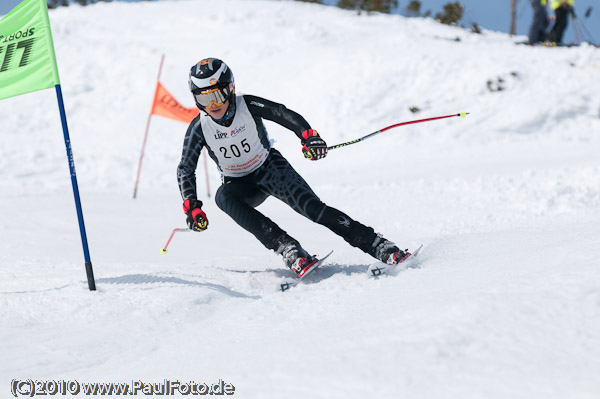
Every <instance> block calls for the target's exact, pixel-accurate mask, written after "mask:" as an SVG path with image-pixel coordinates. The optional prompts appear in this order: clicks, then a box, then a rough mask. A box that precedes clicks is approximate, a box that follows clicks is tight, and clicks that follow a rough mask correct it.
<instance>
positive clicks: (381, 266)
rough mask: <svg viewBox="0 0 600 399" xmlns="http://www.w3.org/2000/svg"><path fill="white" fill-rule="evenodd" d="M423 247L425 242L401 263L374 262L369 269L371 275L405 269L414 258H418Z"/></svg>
mask: <svg viewBox="0 0 600 399" xmlns="http://www.w3.org/2000/svg"><path fill="white" fill-rule="evenodd" d="M422 248H423V244H421V245H419V247H418V248H417V249H415V250H414V251H413V252H411V254H410V255H409V256H408V257H407V258H406V259H404V261H403V262H402V263H399V264H397V265H388V264H387V263H383V262H377V263H373V264H372V265H371V266H369V269H368V273H369V276H371V277H379V276H382V275H384V274H393V273H394V272H396V271H398V270H404V269H406V268H409V267H411V263H412V262H413V261H414V258H416V257H417V255H419V252H421V249H422Z"/></svg>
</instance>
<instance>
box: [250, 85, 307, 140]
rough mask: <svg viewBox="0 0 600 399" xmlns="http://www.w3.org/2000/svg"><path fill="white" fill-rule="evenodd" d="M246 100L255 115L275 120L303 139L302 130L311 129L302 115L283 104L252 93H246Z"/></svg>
mask: <svg viewBox="0 0 600 399" xmlns="http://www.w3.org/2000/svg"><path fill="white" fill-rule="evenodd" d="M244 100H245V101H246V105H247V106H248V109H249V110H250V113H251V114H252V115H253V116H260V117H261V118H264V119H267V120H270V121H273V122H275V123H277V124H279V125H281V126H283V127H285V128H287V129H289V130H291V131H292V132H294V133H295V134H296V136H298V138H299V139H302V132H304V131H305V130H308V129H310V125H309V123H308V122H307V121H306V119H304V118H303V117H302V115H300V114H298V113H297V112H294V111H292V110H291V109H287V108H286V107H285V105H283V104H279V103H276V102H273V101H269V100H266V99H264V98H261V97H257V96H251V95H244Z"/></svg>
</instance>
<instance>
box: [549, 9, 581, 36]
mask: <svg viewBox="0 0 600 399" xmlns="http://www.w3.org/2000/svg"><path fill="white" fill-rule="evenodd" d="M574 4H575V1H574V0H550V8H552V9H553V10H554V25H553V26H552V29H550V33H549V34H548V41H550V42H553V43H556V44H558V45H560V44H562V38H563V34H564V33H565V30H566V29H567V23H568V16H569V14H571V16H572V17H573V18H575V11H574V10H573V5H574Z"/></svg>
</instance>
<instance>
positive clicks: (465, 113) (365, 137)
mask: <svg viewBox="0 0 600 399" xmlns="http://www.w3.org/2000/svg"><path fill="white" fill-rule="evenodd" d="M467 115H469V113H468V112H464V111H463V112H460V113H458V114H452V115H445V116H436V117H435V118H427V119H418V120H415V121H408V122H401V123H396V124H395V125H390V126H387V127H384V128H383V129H379V130H378V131H376V132H373V133H371V134H367V135H366V136H363V137H361V138H358V139H356V140H351V141H347V142H345V143H341V144H336V145H332V146H331V147H327V149H328V150H335V149H336V148H342V147H345V146H347V145H350V144H356V143H360V142H361V141H363V140H366V139H368V138H371V137H373V136H375V135H377V134H380V133H383V132H385V131H386V130H390V129H393V128H396V127H400V126H405V125H412V124H415V123H423V122H430V121H435V120H438V119H446V118H456V117H457V116H460V117H461V118H466V117H467Z"/></svg>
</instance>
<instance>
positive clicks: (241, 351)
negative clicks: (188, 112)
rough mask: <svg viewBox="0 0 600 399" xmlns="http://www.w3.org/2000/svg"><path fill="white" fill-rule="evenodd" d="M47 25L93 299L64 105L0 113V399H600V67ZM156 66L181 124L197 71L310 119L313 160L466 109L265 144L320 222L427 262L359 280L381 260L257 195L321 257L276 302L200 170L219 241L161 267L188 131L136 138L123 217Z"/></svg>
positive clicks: (309, 12) (428, 25) (188, 8)
mask: <svg viewBox="0 0 600 399" xmlns="http://www.w3.org/2000/svg"><path fill="white" fill-rule="evenodd" d="M199 13H201V17H200V19H201V23H200V22H199V17H198V15H199ZM50 20H51V24H52V30H53V36H54V41H55V47H56V53H57V58H58V65H59V72H60V75H61V82H62V87H63V92H64V97H65V105H66V108H67V116H68V121H69V129H70V132H71V139H72V144H73V150H74V155H75V164H76V167H77V175H78V181H79V187H80V190H81V198H82V201H83V210H84V216H85V222H86V228H87V234H88V240H89V244H90V253H91V258H92V262H93V266H94V271H95V274H96V283H97V286H98V291H97V292H94V293H91V292H89V291H88V290H87V284H86V281H85V270H84V262H83V256H82V250H81V241H80V237H79V230H78V225H77V218H76V214H75V210H74V207H73V195H72V191H71V186H70V181H69V180H70V179H69V174H68V166H67V163H66V162H67V161H66V159H65V155H64V154H65V149H64V142H63V140H62V134H61V132H60V120H59V116H58V112H57V106H56V99H55V94H54V92H53V91H52V90H46V91H43V92H37V93H34V94H28V95H24V96H20V97H16V98H11V99H7V100H3V101H2V107H1V108H0V121H2V122H1V123H0V126H1V128H0V180H1V181H2V188H1V189H0V207H1V209H2V213H1V215H2V216H1V218H0V237H1V238H2V241H1V242H2V245H1V248H2V251H0V265H1V266H2V267H0V320H1V321H2V325H1V327H0V358H1V359H2V361H1V362H0V392H3V393H2V394H0V396H3V395H8V392H9V389H10V388H9V385H10V381H11V380H12V379H13V378H21V379H24V378H38V379H45V380H49V379H56V380H58V379H71V380H72V379H76V380H78V381H81V382H93V381H99V382H110V381H116V382H118V381H122V382H128V381H131V380H139V379H141V380H144V381H148V382H156V381H162V380H163V379H164V378H171V379H173V380H175V379H179V380H182V381H187V380H195V381H197V382H208V383H212V382H216V381H218V380H219V379H220V378H221V379H224V380H226V381H227V382H230V383H232V384H234V385H235V387H236V392H235V396H236V397H240V398H261V399H262V398H307V397H310V398H328V399H329V398H364V397H377V398H392V397H410V398H458V397H460V398H483V397H485V398H510V399H513V398H527V399H531V398H544V399H552V398H556V399H563V398H581V399H592V398H597V397H600V379H599V378H598V377H597V376H598V375H600V360H599V359H600V272H599V266H600V264H599V261H598V259H600V250H599V248H600V234H599V231H600V216H599V215H600V213H599V211H600V164H599V163H598V153H600V137H599V132H600V114H599V112H600V96H599V94H598V93H600V83H599V82H600V52H599V51H598V49H595V48H591V47H587V46H582V47H579V48H553V49H549V48H537V47H536V48H532V47H529V46H515V45H514V44H513V41H515V42H516V41H520V40H523V39H524V38H522V37H517V38H514V39H510V38H509V37H508V36H506V35H504V34H500V33H495V32H490V31H485V32H484V34H483V35H474V34H471V33H469V32H467V31H465V30H462V29H459V28H453V27H448V26H442V25H439V24H437V23H435V22H433V21H431V20H427V19H418V18H414V19H407V18H403V17H400V16H389V15H377V14H375V15H370V16H367V15H365V14H363V15H360V16H359V15H356V13H354V12H348V11H342V10H339V9H336V8H333V7H319V6H318V5H313V4H305V3H301V2H279V1H277V2H274V1H255V0H252V1H241V0H229V1H216V0H203V1H200V0H182V1H168V2H167V1H163V2H140V3H118V2H115V3H100V4H96V5H94V6H88V7H79V6H70V7H68V8H59V9H56V10H52V11H51V12H50ZM455 37H460V38H461V41H460V42H453V41H449V40H445V39H447V38H455ZM206 38H209V40H205V39H206ZM163 52H164V53H165V54H166V59H165V65H164V69H163V73H162V77H161V81H162V83H163V84H165V86H166V87H167V89H168V90H169V91H171V93H172V94H173V95H174V96H175V97H176V98H177V99H178V100H179V101H180V102H182V103H183V104H184V105H186V106H191V105H192V104H193V102H192V99H191V96H190V95H189V93H188V92H187V73H188V70H189V67H190V66H191V65H192V64H193V63H195V62H197V61H198V60H199V59H201V58H204V57H207V56H214V57H219V58H222V59H224V60H226V62H227V63H228V64H229V65H230V66H231V68H232V70H233V72H234V74H235V78H236V84H237V88H238V91H241V92H244V93H249V94H255V95H259V96H262V97H265V98H269V99H272V100H274V101H279V102H282V103H284V104H285V105H286V106H287V107H289V108H291V109H294V110H296V111H298V112H300V113H301V114H302V115H303V116H305V117H306V119H307V120H308V121H309V122H310V123H311V125H312V126H313V127H314V128H316V129H318V130H319V132H321V134H322V135H323V137H324V138H325V139H326V140H327V142H328V144H329V145H333V144H337V143H341V142H345V141H348V140H351V139H354V138H357V137H360V136H364V135H366V134H368V133H371V132H373V131H376V130H378V129H381V128H383V127H385V126H388V125H391V124H394V123H398V122H401V121H406V120H411V119H420V118H427V117H433V116H438V115H447V114H453V113H458V112H460V111H462V110H466V111H468V112H470V115H469V116H468V117H467V118H466V119H464V120H463V119H461V118H453V119H448V120H443V121H435V122H430V123H427V124H418V125H411V126H406V127H402V128H399V129H394V130H390V131H388V132H386V133H384V134H382V135H379V136H377V137H375V138H372V139H370V140H368V141H365V142H364V143H360V144H356V145H352V146H348V147H346V148H343V149H339V150H335V151H331V152H330V154H329V155H328V157H327V158H326V159H325V160H322V161H319V162H315V163H312V162H306V161H305V160H304V159H303V157H302V154H301V151H300V145H299V143H298V140H297V139H296V138H295V136H294V135H293V133H291V132H288V131H286V130H285V129H284V128H282V127H280V126H277V125H274V124H272V123H270V122H267V129H269V132H270V135H271V138H273V139H275V141H276V144H275V147H276V148H278V149H279V150H280V151H281V152H282V153H283V154H284V156H286V157H287V158H288V159H289V161H290V162H291V163H292V165H293V166H294V168H295V169H296V170H298V171H299V172H300V173H301V174H302V175H303V176H304V177H305V178H306V180H307V181H308V182H309V183H310V184H311V185H312V187H313V189H314V190H315V192H316V193H317V194H318V195H319V196H320V197H321V198H322V199H323V200H324V201H325V202H326V203H328V204H329V205H331V206H334V207H337V208H339V209H341V210H343V211H345V212H346V213H348V214H349V215H350V216H352V217H353V218H355V219H357V220H359V221H362V222H363V223H366V224H368V225H371V226H374V227H375V228H376V229H377V230H378V231H380V232H382V233H383V234H384V235H385V236H386V237H388V238H390V239H392V240H394V241H395V242H397V243H398V244H399V245H400V246H401V247H403V248H409V249H412V248H415V247H416V246H417V245H419V244H420V243H423V244H424V245H425V246H424V249H423V251H422V252H421V254H420V255H419V258H418V259H419V266H420V267H418V268H411V269H407V270H403V271H401V272H399V274H398V275H397V276H388V277H382V278H379V279H370V278H368V276H367V274H366V270H367V268H368V266H369V265H370V264H371V263H372V262H373V259H371V258H370V257H369V256H367V255H365V254H363V253H362V252H360V251H358V250H356V249H354V248H351V247H349V246H348V245H347V244H346V243H345V242H344V241H343V240H342V239H341V238H339V237H337V236H335V235H333V234H332V233H331V232H329V231H328V230H327V229H325V228H323V227H321V226H317V225H314V224H312V223H311V222H309V221H307V220H305V219H303V218H302V217H301V216H299V215H297V214H295V213H294V212H293V211H292V210H290V209H289V208H288V207H286V206H285V205H283V204H281V203H279V202H277V201H276V200H274V199H269V200H267V201H266V202H265V204H263V205H261V206H260V207H259V210H261V211H262V212H265V213H266V214H268V216H269V217H271V218H272V219H273V220H275V221H277V222H278V223H279V224H280V225H281V227H282V228H283V229H284V230H286V231H288V232H290V233H291V234H292V235H293V236H294V237H295V238H297V239H299V240H300V241H301V242H302V244H303V246H304V247H305V248H307V249H308V250H309V251H311V252H312V253H315V254H325V253H327V252H329V251H330V250H334V253H333V255H332V256H331V258H330V259H328V262H326V266H323V268H322V269H321V270H319V271H318V273H317V272H315V273H316V274H317V275H316V276H314V277H313V278H312V280H311V281H309V282H308V283H307V284H302V285H300V286H298V287H295V288H293V289H292V290H290V291H288V292H286V293H280V292H277V291H276V286H277V283H278V282H279V281H281V280H283V279H284V278H285V277H286V276H288V277H289V275H290V272H289V271H286V270H285V269H284V268H283V266H282V262H281V259H279V258H278V257H277V256H276V255H275V254H273V253H271V252H268V251H266V250H265V249H264V248H262V247H261V246H260V244H259V243H258V242H257V241H256V240H255V239H254V238H253V237H252V236H251V235H250V234H249V233H247V232H245V231H243V230H241V229H240V228H239V227H238V226H237V225H235V223H234V222H233V221H232V220H230V219H229V218H228V217H227V216H226V215H225V214H223V213H222V212H221V211H220V210H218V208H217V207H216V205H215V203H214V200H213V196H214V192H215V191H216V189H217V187H218V186H219V176H218V173H217V171H216V167H215V166H214V165H213V164H212V163H209V176H210V186H211V192H212V193H211V197H210V198H208V197H207V195H206V193H205V190H206V187H205V183H204V166H203V163H202V162H200V163H199V167H198V172H197V176H198V187H199V194H200V195H201V199H202V200H203V201H204V202H205V207H204V209H205V210H206V212H207V215H208V218H209V220H210V228H209V229H208V231H206V232H205V233H202V234H197V233H178V234H176V236H175V238H174V239H173V241H172V242H171V244H170V246H169V253H168V254H167V255H164V256H163V255H161V254H160V253H159V251H160V249H161V248H162V246H163V245H164V244H165V243H166V241H167V239H168V237H169V234H170V232H171V231H172V230H173V229H174V228H176V227H184V225H185V218H184V215H183V214H182V212H181V198H180V196H179V192H178V188H177V183H176V176H175V170H176V167H177V164H178V162H179V156H180V153H181V145H182V141H183V136H184V133H185V129H186V126H185V125H183V124H181V123H178V122H174V121H170V120H166V119H162V118H160V117H153V118H152V122H151V130H150V135H149V139H148V144H147V147H146V152H145V158H144V165H143V170H142V174H141V182H140V187H139V191H138V198H137V199H136V200H132V198H131V195H132V193H133V184H134V181H135V173H136V170H137V163H138V157H139V151H140V148H141V143H142V138H143V132H144V127H145V123H146V118H147V116H148V112H149V109H150V105H151V101H152V95H153V92H154V88H155V79H156V73H157V69H158V64H159V61H160V56H161V54H163ZM499 79H500V80H502V81H503V84H504V90H502V91H499V92H492V91H490V90H488V82H490V81H491V82H492V87H494V86H493V85H495V84H497V83H498V81H499ZM413 106H414V107H418V108H420V109H421V112H419V113H417V114H412V113H411V112H410V111H409V108H410V107H413Z"/></svg>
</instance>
